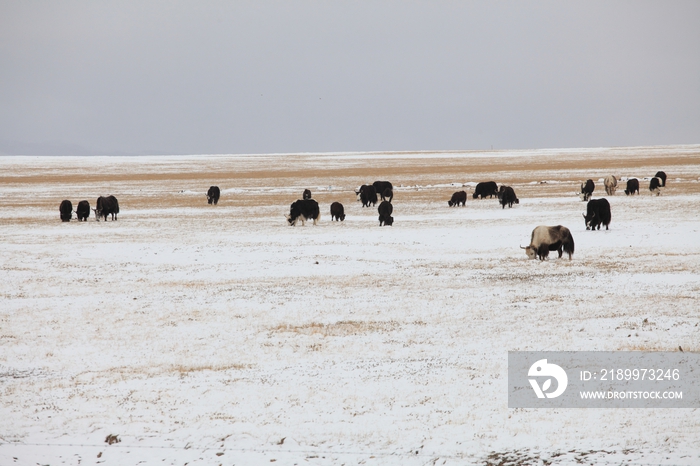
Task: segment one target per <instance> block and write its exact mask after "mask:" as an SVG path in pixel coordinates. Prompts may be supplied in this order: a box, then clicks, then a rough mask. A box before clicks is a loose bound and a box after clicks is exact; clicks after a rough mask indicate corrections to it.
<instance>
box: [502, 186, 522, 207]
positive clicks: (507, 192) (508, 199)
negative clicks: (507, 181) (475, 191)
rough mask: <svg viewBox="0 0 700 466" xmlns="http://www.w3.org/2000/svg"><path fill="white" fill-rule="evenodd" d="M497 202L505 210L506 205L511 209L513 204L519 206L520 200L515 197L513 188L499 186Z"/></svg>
mask: <svg viewBox="0 0 700 466" xmlns="http://www.w3.org/2000/svg"><path fill="white" fill-rule="evenodd" d="M498 202H500V203H501V206H502V208H503V209H505V208H506V204H508V207H509V208H510V207H513V204H520V199H518V196H516V195H515V191H514V190H513V188H511V187H510V186H501V189H500V190H499V191H498Z"/></svg>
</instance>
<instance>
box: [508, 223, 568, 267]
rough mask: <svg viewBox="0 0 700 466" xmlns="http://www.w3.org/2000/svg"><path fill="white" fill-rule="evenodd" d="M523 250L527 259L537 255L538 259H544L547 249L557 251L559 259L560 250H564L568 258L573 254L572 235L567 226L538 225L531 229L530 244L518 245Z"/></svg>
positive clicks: (547, 253)
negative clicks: (525, 245) (526, 245)
mask: <svg viewBox="0 0 700 466" xmlns="http://www.w3.org/2000/svg"><path fill="white" fill-rule="evenodd" d="M520 248H521V249H524V250H525V254H527V257H528V258H529V259H534V258H535V257H538V258H539V259H540V260H542V261H543V260H545V259H546V258H547V257H548V256H549V251H559V258H560V259H561V256H562V252H563V251H565V252H566V253H567V254H568V255H569V260H571V256H573V254H574V237H573V236H571V232H570V231H569V229H568V228H566V227H564V226H561V225H557V226H555V227H548V226H545V225H540V226H538V227H536V228H535V229H534V230H532V237H531V238H530V245H529V246H528V247H523V246H520Z"/></svg>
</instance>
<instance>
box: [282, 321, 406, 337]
mask: <svg viewBox="0 0 700 466" xmlns="http://www.w3.org/2000/svg"><path fill="white" fill-rule="evenodd" d="M399 327H400V325H399V323H398V322H393V321H390V322H378V321H374V322H358V321H340V322H336V323H334V324H323V323H319V322H311V323H308V324H303V325H289V324H282V325H278V326H276V327H273V328H272V329H271V330H272V331H273V332H292V333H299V334H302V335H322V336H324V337H329V336H335V337H337V336H347V335H357V334H359V333H368V332H390V331H394V330H398V328H399Z"/></svg>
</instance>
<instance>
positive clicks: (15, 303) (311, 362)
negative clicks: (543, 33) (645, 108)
mask: <svg viewBox="0 0 700 466" xmlns="http://www.w3.org/2000/svg"><path fill="white" fill-rule="evenodd" d="M611 153H612V154H613V155H612V156H611ZM615 154H617V155H615ZM472 157H473V159H472ZM548 161H550V162H552V163H551V166H552V168H551V169H543V168H542V167H541V166H542V164H544V165H547V162H548ZM472 163H473V164H475V166H476V165H478V167H479V168H478V173H470V172H468V171H463V170H462V169H461V168H460V169H459V170H457V169H455V171H454V172H451V171H450V167H451V166H453V165H455V166H457V165H458V166H459V167H462V166H467V167H468V166H470V164H472ZM662 163H664V165H661V164H662ZM535 165H536V166H537V168H534V167H535ZM598 165H599V166H600V167H601V169H599V170H591V169H590V168H587V167H589V166H598ZM299 166H301V167H302V168H303V170H302V169H298V170H297V172H294V175H293V176H289V177H286V178H285V177H280V176H278V172H280V171H284V170H296V169H297V167H299ZM374 167H378V168H377V171H378V174H377V175H376V176H374V175H372V174H371V173H372V169H373V168H374ZM489 167H492V169H491V168H489ZM582 167H583V168H582ZM392 170H396V173H397V175H396V176H392V175H391V173H392ZM475 170H476V169H475ZM656 170H665V171H666V172H667V173H668V175H669V179H668V186H667V187H666V188H665V189H664V190H663V194H662V195H661V196H659V197H656V196H651V195H650V194H649V191H648V189H647V186H648V183H645V182H641V183H640V188H641V189H640V190H641V192H642V194H641V195H640V196H630V197H628V196H625V195H624V193H623V190H624V186H623V185H624V183H621V186H620V187H618V192H617V194H616V195H615V196H612V197H611V196H607V197H608V199H609V201H610V204H611V206H612V223H611V225H610V230H609V231H604V230H603V231H594V232H591V231H586V230H585V226H584V221H583V218H582V216H581V213H582V212H583V211H584V210H585V203H583V202H581V201H580V200H579V198H578V197H577V195H576V191H577V190H578V184H579V183H580V181H581V180H585V179H586V178H592V179H594V181H596V185H597V186H596V192H595V194H594V197H595V198H597V197H600V196H601V194H604V191H603V187H602V183H599V182H598V180H599V179H600V178H602V177H603V176H605V175H607V174H608V173H612V174H615V175H618V177H625V178H626V177H631V176H637V177H639V178H640V180H642V179H643V177H649V176H652V175H653V174H654V173H655V171H656ZM375 179H388V180H390V181H392V182H393V183H394V185H395V186H396V189H395V198H394V201H393V204H394V218H395V223H394V225H393V226H392V227H381V228H380V227H379V226H378V221H377V211H376V208H370V209H363V208H362V207H361V206H360V204H359V203H358V202H356V201H355V199H354V198H355V195H354V193H353V192H352V189H353V188H355V187H356V186H358V185H359V184H362V183H367V182H370V183H371V182H372V181H374V180H375ZM490 179H494V180H496V181H497V182H499V184H500V183H506V184H510V185H512V186H513V187H514V188H515V190H516V192H517V193H518V195H519V197H520V204H519V205H517V206H515V207H514V208H512V209H509V208H506V209H502V208H501V207H500V206H499V205H498V203H497V201H496V200H493V199H486V200H473V199H472V196H471V195H468V201H467V205H466V207H457V208H449V207H448V206H447V200H448V199H449V198H450V195H451V193H452V192H453V191H455V190H461V189H465V190H467V191H468V193H469V192H470V190H473V185H474V183H475V182H477V181H488V180H490ZM699 179H700V146H677V147H668V148H629V149H624V148H616V149H600V150H567V151H555V150H547V151H524V152H513V153H508V152H499V153H497V154H489V153H486V154H484V153H475V154H470V153H439V154H437V155H436V154H434V153H430V154H422V153H416V154H398V155H397V154H385V155H382V154H379V155H377V154H320V155H314V154H303V155H299V156H284V155H277V156H270V155H268V156H237V157H236V156H230V157H224V156H191V157H162V158H158V157H150V158H128V157H124V158H108V157H97V158H80V157H63V158H56V157H51V158H43V157H2V158H0V465H9V464H26V465H35V464H42V465H43V464H51V465H58V464H97V463H99V464H109V465H124V464H178V465H183V464H204V465H209V464H226V465H231V464H262V463H265V464H267V463H269V462H275V463H276V464H382V465H384V464H397V465H422V464H499V465H501V464H503V465H505V464H528V465H529V464H581V463H583V464H664V465H698V464H700V410H698V409H626V410H625V409H509V408H508V406H507V396H508V394H507V356H508V351H513V350H606V351H609V350H621V351H628V350H667V351H675V350H677V349H678V347H679V346H681V347H682V348H683V349H684V351H694V352H697V351H700V183H698V180H699ZM542 181H546V182H545V183H541V182H542ZM210 184H218V185H219V186H220V187H221V189H222V199H221V201H220V203H219V205H218V206H215V207H214V206H209V205H207V204H206V200H205V198H204V193H205V192H206V189H207V188H208V186H209V185H210ZM458 186H465V187H464V188H461V187H458ZM304 187H311V188H312V191H313V192H314V197H315V198H317V199H318V200H319V203H320V204H321V211H322V218H321V222H320V223H319V225H317V226H314V225H313V224H311V223H307V224H306V226H304V227H302V226H297V227H290V226H288V225H287V224H286V220H285V219H284V217H283V215H284V214H285V213H287V212H288V210H289V207H288V206H289V204H290V203H291V202H292V201H293V200H295V199H297V198H298V197H300V195H301V190H302V189H303V188H304ZM108 194H114V195H115V196H117V197H118V198H119V200H120V205H121V213H120V214H119V220H118V221H117V222H111V221H108V222H96V221H95V220H94V217H92V216H91V218H90V220H89V221H88V222H86V223H78V222H77V221H75V220H73V221H71V222H70V223H62V222H60V220H59V215H58V205H59V203H60V201H61V200H62V199H64V198H67V199H70V200H71V201H72V202H73V205H74V207H75V206H76V205H77V202H78V201H79V200H82V199H88V200H89V201H90V203H91V204H92V206H93V207H94V199H95V198H96V197H97V195H108ZM333 200H340V201H341V202H343V204H344V205H345V210H346V214H347V219H346V220H345V221H344V222H342V223H338V222H331V220H330V215H329V214H328V206H329V204H330V202H332V201H333ZM541 224H546V225H557V224H562V225H566V226H568V227H569V228H570V229H571V232H572V234H573V236H574V239H575V243H576V252H575V254H574V257H573V260H572V261H569V260H568V259H557V258H556V254H554V255H552V256H551V257H550V260H548V261H545V262H540V261H529V260H527V257H526V256H525V254H524V253H523V251H522V250H521V249H520V248H519V245H526V244H527V243H528V241H529V239H530V233H531V231H532V229H533V228H534V227H535V226H537V225H541ZM110 434H113V435H117V436H118V438H119V439H120V440H121V441H120V442H119V443H114V444H111V445H108V444H107V443H106V442H105V438H106V437H107V436H108V435H110Z"/></svg>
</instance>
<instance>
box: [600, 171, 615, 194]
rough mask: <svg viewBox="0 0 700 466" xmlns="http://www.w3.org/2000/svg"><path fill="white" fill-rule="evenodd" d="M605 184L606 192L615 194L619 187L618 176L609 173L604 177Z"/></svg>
mask: <svg viewBox="0 0 700 466" xmlns="http://www.w3.org/2000/svg"><path fill="white" fill-rule="evenodd" d="M603 184H604V185H605V193H606V194H607V195H608V196H614V195H615V190H616V189H617V178H615V176H614V175H608V176H606V177H605V178H604V179H603Z"/></svg>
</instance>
